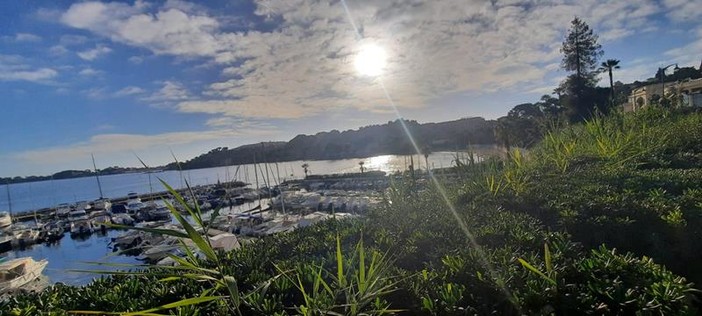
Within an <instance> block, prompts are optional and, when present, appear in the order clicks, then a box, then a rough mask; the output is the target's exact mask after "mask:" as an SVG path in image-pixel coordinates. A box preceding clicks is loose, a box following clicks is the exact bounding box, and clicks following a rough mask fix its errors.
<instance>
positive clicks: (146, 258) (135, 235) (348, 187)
mask: <svg viewBox="0 0 702 316" xmlns="http://www.w3.org/2000/svg"><path fill="white" fill-rule="evenodd" d="M446 157H449V156H448V155H446ZM379 160H380V161H385V162H391V161H392V159H391V158H390V159H388V158H384V157H381V158H377V157H373V158H369V159H368V165H373V162H376V163H377V162H378V161H379ZM398 160H399V159H398ZM448 163H450V162H447V164H448ZM355 164H357V161H356V162H355ZM308 168H309V167H308ZM383 168H385V169H386V170H392V169H390V168H388V165H385V166H384V167H383ZM383 168H377V169H383ZM232 169H234V170H235V171H234V173H233V174H232V175H230V176H229V177H230V181H224V182H223V181H217V183H214V184H196V185H194V186H192V187H189V188H187V187H186V188H178V189H175V191H176V192H178V194H180V195H181V196H183V197H184V199H185V200H184V203H178V201H177V200H176V199H174V196H173V194H171V193H169V192H168V191H164V190H160V191H155V190H153V188H154V186H155V185H154V182H155V181H157V179H156V178H157V177H153V176H152V175H148V176H149V177H153V178H152V179H150V180H151V181H150V182H151V183H150V185H149V191H150V192H148V193H137V192H128V193H127V194H125V195H124V196H118V197H113V198H97V199H94V200H90V201H77V202H74V203H59V204H58V205H57V206H56V207H46V208H41V209H35V210H25V211H22V212H18V213H16V214H13V216H12V224H11V225H7V226H5V228H4V229H3V230H4V234H3V237H0V238H1V239H0V241H3V242H2V243H0V251H2V252H4V253H0V256H4V257H5V260H13V259H19V258H33V260H39V261H40V260H47V261H48V263H47V264H46V265H45V269H44V271H43V274H42V279H41V280H43V281H45V282H35V283H36V284H34V285H33V286H35V287H39V288H40V287H41V286H42V284H43V285H44V286H46V285H48V284H52V283H56V282H61V283H66V284H71V285H83V284H87V283H89V282H90V281H91V280H92V279H93V278H95V277H99V276H100V274H95V273H86V272H76V271H78V270H83V271H85V270H96V269H97V268H98V267H97V266H95V265H94V264H90V263H89V262H106V263H110V264H112V263H117V264H134V265H137V264H145V263H146V264H160V265H171V264H174V263H175V262H174V260H173V259H172V258H171V255H173V256H183V255H184V253H183V249H182V245H181V242H182V240H181V239H179V238H174V237H164V236H160V235H156V234H152V233H147V232H144V231H139V230H128V229H124V228H125V227H128V226H134V227H146V228H156V229H172V230H176V231H184V230H183V227H182V226H181V225H179V224H178V222H177V221H176V220H175V219H174V218H173V216H172V214H171V210H169V208H168V205H173V206H174V209H175V211H177V212H178V213H180V214H182V215H184V218H186V219H187V220H188V221H189V222H190V223H191V224H192V223H193V221H192V218H191V217H190V216H189V214H190V213H189V212H188V211H187V210H186V209H185V205H187V206H188V207H190V208H191V209H195V208H197V209H198V210H199V211H200V212H201V213H202V216H203V217H202V218H207V219H209V218H210V215H211V214H212V212H213V211H214V210H217V211H218V214H219V215H218V216H217V217H216V218H214V220H212V221H211V222H210V221H209V220H208V221H207V223H206V227H198V230H199V231H200V232H201V234H202V235H203V236H205V237H206V238H208V239H209V240H210V242H211V244H212V245H213V247H214V248H215V249H221V250H224V251H230V250H233V249H236V248H238V247H239V246H240V245H241V244H244V243H248V242H252V241H254V240H256V239H257V238H260V237H263V236H267V235H272V234H281V233H286V232H290V231H293V230H295V229H299V228H303V227H307V226H310V225H314V224H316V223H319V222H322V221H325V220H328V219H331V218H336V219H341V218H353V217H358V216H363V215H364V214H365V213H366V212H368V210H370V209H371V208H372V207H374V206H375V205H378V204H379V203H380V202H381V201H382V199H383V195H384V192H385V190H386V189H387V188H388V186H389V185H390V183H391V182H392V181H393V180H392V178H393V177H400V174H399V173H398V172H395V173H393V174H389V173H387V172H385V171H381V170H377V169H376V170H367V169H365V168H364V169H361V170H360V171H362V172H358V171H359V170H358V169H356V168H353V169H351V168H350V167H349V168H348V169H346V170H348V171H352V172H348V173H339V172H338V173H331V174H325V175H321V174H306V175H305V176H302V177H299V178H292V177H291V176H294V175H295V174H294V172H292V173H291V174H290V175H288V179H284V178H283V177H280V175H279V173H273V172H271V171H270V170H272V169H273V168H271V167H270V166H265V165H264V166H262V167H258V168H257V169H254V170H253V171H252V172H251V174H249V175H247V174H246V173H245V172H242V171H241V168H235V167H232ZM310 169H311V168H310ZM354 169H356V170H354ZM418 169H419V172H418V174H421V168H419V167H418ZM266 170H268V171H269V172H268V174H266V172H265V171H266ZM304 171H308V172H309V170H304ZM304 171H303V172H304ZM224 174H226V172H225V173H224ZM420 177H421V176H420ZM104 178H108V177H101V178H100V179H104ZM159 178H160V177H159ZM290 178H292V179H290ZM91 180H92V181H93V183H96V182H95V181H96V179H94V178H93V179H91ZM244 180H249V182H246V181H244ZM81 181H83V180H81ZM98 181H100V180H98ZM185 182H186V183H188V184H189V183H190V181H187V180H186V181H185ZM102 183H103V184H101V188H100V191H102V190H103V188H102V187H105V185H104V183H105V181H104V180H103V181H102ZM159 185H160V183H159ZM108 190H109V188H108ZM100 195H102V193H101V194H100ZM183 204H185V205H183ZM115 225H122V226H124V227H122V228H121V229H116V227H115ZM185 244H186V245H187V247H188V248H190V251H193V252H197V249H196V247H195V246H194V245H193V244H192V243H188V241H187V240H186V242H185ZM99 269H100V270H104V269H105V266H99ZM114 269H116V268H114Z"/></svg>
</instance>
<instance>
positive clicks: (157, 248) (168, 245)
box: [137, 237, 181, 262]
mask: <svg viewBox="0 0 702 316" xmlns="http://www.w3.org/2000/svg"><path fill="white" fill-rule="evenodd" d="M180 247H181V244H180V242H179V239H178V238H170V237H169V238H166V239H165V240H164V241H163V242H161V243H159V244H156V245H153V246H151V247H149V248H148V249H146V250H145V251H144V252H143V253H142V254H141V256H140V257H139V258H137V259H139V260H144V261H147V262H158V261H160V260H161V259H163V258H165V257H167V256H168V254H175V253H177V252H178V251H180Z"/></svg>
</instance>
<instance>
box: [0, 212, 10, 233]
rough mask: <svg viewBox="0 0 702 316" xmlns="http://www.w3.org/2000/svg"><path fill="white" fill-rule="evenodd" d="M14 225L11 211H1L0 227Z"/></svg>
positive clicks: (4, 227)
mask: <svg viewBox="0 0 702 316" xmlns="http://www.w3.org/2000/svg"><path fill="white" fill-rule="evenodd" d="M11 225H12V216H10V213H9V212H0V229H6V228H8V227H10V226H11Z"/></svg>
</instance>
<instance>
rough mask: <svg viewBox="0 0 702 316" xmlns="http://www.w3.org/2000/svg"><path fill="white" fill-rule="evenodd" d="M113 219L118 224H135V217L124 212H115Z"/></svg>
mask: <svg viewBox="0 0 702 316" xmlns="http://www.w3.org/2000/svg"><path fill="white" fill-rule="evenodd" d="M111 220H112V223H114V224H117V225H128V226H131V225H134V219H133V218H132V217H131V216H129V215H127V214H124V213H119V214H113V215H112V218H111Z"/></svg>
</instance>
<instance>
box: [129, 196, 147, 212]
mask: <svg viewBox="0 0 702 316" xmlns="http://www.w3.org/2000/svg"><path fill="white" fill-rule="evenodd" d="M144 207H146V204H144V203H141V202H140V201H137V200H130V201H129V202H127V214H129V215H136V214H138V213H139V211H141V209H143V208H144Z"/></svg>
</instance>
